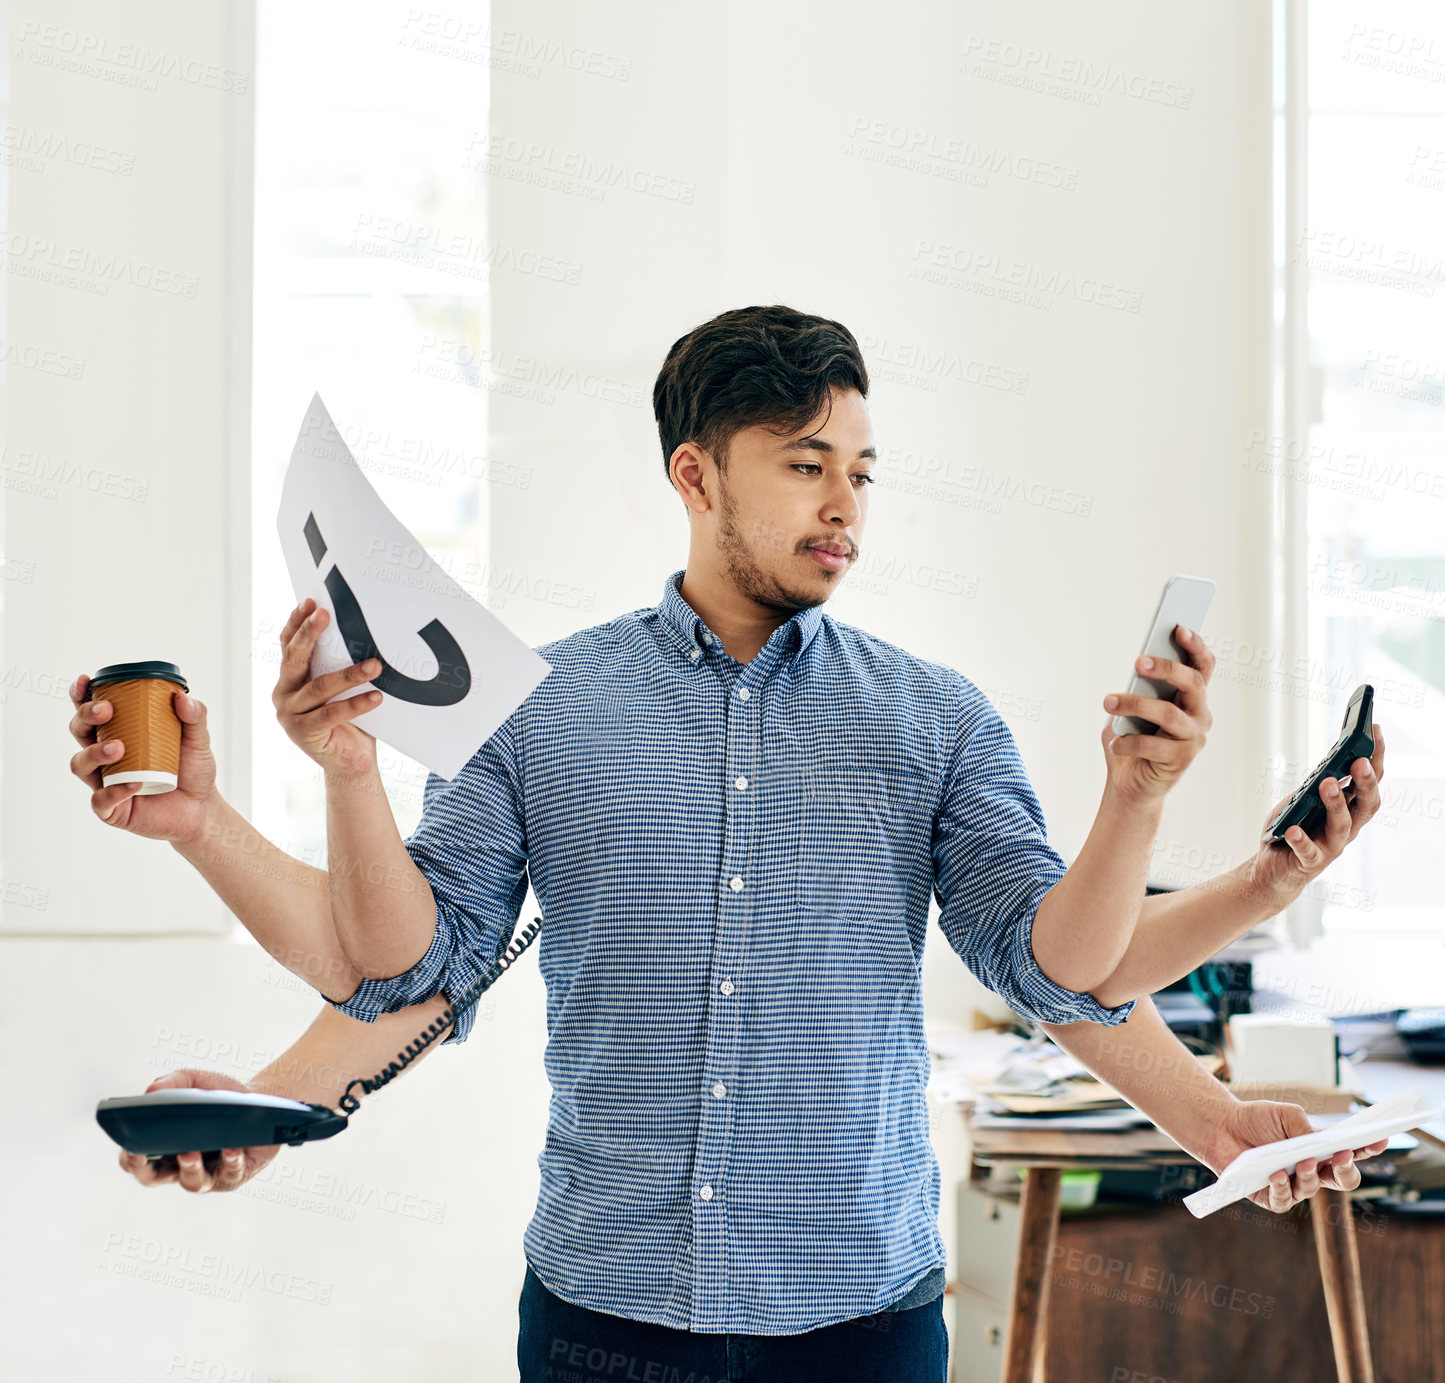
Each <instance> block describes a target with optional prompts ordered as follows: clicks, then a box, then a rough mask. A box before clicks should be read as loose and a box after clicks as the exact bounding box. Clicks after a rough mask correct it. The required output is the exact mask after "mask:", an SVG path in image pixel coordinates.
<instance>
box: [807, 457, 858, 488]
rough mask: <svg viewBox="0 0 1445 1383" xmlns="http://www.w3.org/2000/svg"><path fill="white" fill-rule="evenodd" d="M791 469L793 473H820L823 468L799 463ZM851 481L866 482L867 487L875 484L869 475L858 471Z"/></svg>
mask: <svg viewBox="0 0 1445 1383" xmlns="http://www.w3.org/2000/svg"><path fill="white" fill-rule="evenodd" d="M793 469H794V470H795V471H821V470H822V469H823V468H822V467H821V466H820V465H819V464H818V463H817V462H816V461H799V462H798V463H797V464H796V465H794V467H793ZM853 479H854V480H863V481H866V482H867V483H868V484H869V485H874V484H876V483H877V482H876V481H875V480H874V478H873V477H872V476H871V475H866V474H864V472H862V471H859V472H858V473H857V474H856V475H855V476H854V477H853Z"/></svg>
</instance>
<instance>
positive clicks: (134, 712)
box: [70, 662, 216, 841]
mask: <svg viewBox="0 0 1445 1383" xmlns="http://www.w3.org/2000/svg"><path fill="white" fill-rule="evenodd" d="M70 700H71V704H72V705H73V706H74V707H75V715H74V716H73V717H72V718H71V721H70V733H71V734H72V735H73V736H74V737H75V739H76V741H77V742H78V743H79V744H80V745H81V750H80V752H79V753H78V754H75V755H73V756H72V757H71V760H70V771H71V772H72V773H74V774H75V776H76V777H77V778H79V779H80V780H81V781H82V782H84V783H85V784H86V786H87V787H89V788H90V789H91V802H90V804H91V809H92V810H93V811H94V812H95V814H96V815H97V816H98V817H100V819H101V820H102V821H104V822H105V823H106V824H107V825H110V826H118V827H120V828H121V829H122V830H128V831H133V832H135V833H136V834H137V835H142V836H147V837H149V838H151V839H153V840H170V841H180V840H183V839H187V838H190V837H193V836H195V835H197V834H198V833H199V832H200V830H201V829H202V826H203V824H204V820H205V812H206V807H207V805H208V803H209V800H210V799H211V798H212V797H213V796H214V795H215V790H216V762H215V757H214V755H213V754H212V753H211V738H210V732H209V731H208V729H207V727H206V708H205V706H204V705H202V703H201V702H199V701H196V700H195V699H194V698H192V697H191V695H190V693H189V688H188V686H187V683H186V680H185V678H184V677H182V676H181V672H180V669H179V668H177V667H176V665H175V664H174V663H160V662H146V663H113V664H110V665H109V666H107V667H103V668H101V669H100V670H99V671H98V672H97V673H96V674H95V675H94V676H93V677H92V676H90V675H89V674H87V673H81V674H80V676H79V677H77V678H76V680H75V681H74V682H73V683H72V684H71V687H70Z"/></svg>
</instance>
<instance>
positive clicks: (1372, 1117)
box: [1184, 1091, 1441, 1219]
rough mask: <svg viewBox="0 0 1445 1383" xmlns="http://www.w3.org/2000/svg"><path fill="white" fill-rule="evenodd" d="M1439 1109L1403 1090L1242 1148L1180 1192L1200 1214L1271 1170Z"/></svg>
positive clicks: (1402, 1126)
mask: <svg viewBox="0 0 1445 1383" xmlns="http://www.w3.org/2000/svg"><path fill="white" fill-rule="evenodd" d="M1440 1114H1441V1110H1440V1107H1439V1106H1438V1105H1432V1104H1431V1103H1430V1102H1429V1100H1427V1099H1426V1097H1425V1096H1423V1095H1419V1094H1415V1093H1414V1092H1412V1091H1403V1092H1402V1093H1400V1094H1398V1095H1392V1096H1390V1098H1389V1099H1387V1100H1381V1101H1380V1103H1379V1104H1372V1105H1370V1106H1369V1108H1368V1109H1362V1110H1360V1112H1359V1113H1358V1114H1351V1115H1350V1116H1349V1118H1347V1119H1341V1120H1340V1121H1339V1122H1338V1123H1334V1124H1331V1125H1330V1126H1329V1127H1328V1128H1322V1129H1315V1130H1314V1132H1312V1133H1301V1134H1299V1135H1297V1136H1296V1137H1294V1138H1281V1139H1279V1140H1278V1141H1277V1142H1274V1143H1261V1144H1260V1145H1259V1146H1258V1147H1254V1148H1246V1149H1245V1150H1244V1152H1242V1153H1240V1154H1239V1156H1238V1157H1236V1158H1235V1159H1234V1161H1233V1162H1231V1163H1230V1164H1229V1166H1227V1167H1226V1168H1225V1169H1224V1170H1223V1171H1222V1172H1221V1173H1220V1174H1219V1180H1218V1181H1216V1182H1215V1183H1214V1184H1213V1185H1212V1186H1206V1187H1204V1189H1203V1190H1200V1191H1195V1192H1194V1193H1193V1194H1192V1195H1188V1196H1185V1197H1184V1204H1185V1205H1186V1206H1188V1207H1189V1213H1190V1214H1191V1215H1194V1216H1196V1217H1198V1218H1200V1219H1202V1218H1203V1217H1204V1216H1205V1215H1209V1214H1212V1213H1213V1212H1214V1211H1216V1210H1220V1209H1223V1207H1224V1206H1226V1205H1231V1204H1233V1202H1235V1201H1237V1200H1243V1199H1244V1198H1245V1197H1246V1196H1250V1195H1253V1194H1254V1193H1255V1192H1256V1191H1259V1190H1262V1189H1263V1188H1264V1187H1266V1186H1268V1185H1269V1179H1270V1177H1271V1176H1272V1175H1273V1174H1274V1173H1275V1172H1278V1171H1280V1170H1283V1171H1287V1172H1290V1173H1291V1174H1293V1172H1294V1169H1295V1166H1296V1164H1298V1163H1300V1162H1303V1161H1306V1160H1307V1159H1309V1158H1312V1157H1313V1158H1318V1159H1320V1160H1321V1161H1323V1160H1324V1159H1325V1158H1327V1157H1330V1156H1331V1155H1333V1154H1334V1153H1337V1152H1340V1151H1342V1150H1343V1149H1345V1148H1362V1147H1364V1146H1366V1145H1367V1144H1369V1143H1375V1142H1378V1141H1379V1140H1380V1139H1381V1138H1387V1137H1389V1136H1390V1135H1391V1134H1394V1133H1403V1132H1405V1130H1407V1129H1412V1128H1418V1127H1419V1126H1420V1125H1421V1124H1427V1123H1430V1122H1431V1121H1432V1120H1434V1119H1438V1118H1439V1117H1440Z"/></svg>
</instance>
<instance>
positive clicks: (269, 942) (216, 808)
mask: <svg viewBox="0 0 1445 1383" xmlns="http://www.w3.org/2000/svg"><path fill="white" fill-rule="evenodd" d="M174 849H175V851H176V853H177V854H178V855H180V856H181V857H182V858H183V859H185V860H187V861H189V862H190V863H191V864H192V865H194V866H195V868H196V869H197V870H198V871H199V872H200V874H201V876H202V877H203V878H204V879H205V880H206V882H207V883H208V884H210V886H211V887H212V888H213V889H215V891H216V893H217V894H218V895H219V896H220V898H221V901H222V902H223V903H225V905H226V906H227V907H228V908H229V909H230V910H231V911H232V912H233V913H234V914H235V915H236V917H237V918H238V919H239V920H240V922H241V925H242V926H244V927H245V928H246V930H247V931H248V932H250V933H251V935H252V936H254V937H255V938H256V940H257V941H258V942H260V944H261V945H262V946H263V947H264V948H265V950H266V951H267V952H268V953H269V954H270V955H271V956H272V957H274V958H275V959H276V960H278V961H280V963H281V964H282V965H284V966H285V967H286V968H287V969H288V970H290V971H291V972H292V973H293V974H295V975H297V976H299V977H300V978H301V979H303V980H305V981H306V983H307V984H309V985H311V986H312V988H314V989H316V990H317V991H319V992H320V993H321V994H322V995H324V996H325V997H326V998H328V999H346V998H348V997H350V995H351V994H352V993H353V992H354V991H355V989H356V986H357V985H358V984H360V983H361V975H360V973H359V972H358V971H357V970H356V968H355V967H354V966H353V965H352V964H351V962H350V961H348V960H347V958H346V956H345V954H344V953H343V951H342V949H341V945H340V942H339V941H338V940H337V937H336V928H335V926H334V924H333V923H332V920H331V894H330V885H329V882H328V879H327V874H326V871H325V870H324V869H317V868H316V867H315V866H314V865H309V864H303V863H302V862H301V861H300V860H298V859H293V858H292V857H291V856H290V855H288V854H287V853H286V852H285V851H284V850H281V849H279V848H278V847H277V846H275V845H273V844H272V843H271V842H270V841H269V840H267V839H266V837H265V836H263V835H262V834H261V833H260V832H259V831H258V830H256V828H255V827H254V826H252V825H251V823H250V822H249V821H247V820H246V818H245V817H243V816H242V815H241V814H240V812H238V811H237V810H236V809H235V808H234V807H233V806H231V804H230V803H229V802H227V801H226V800H225V799H224V798H223V797H221V796H220V794H219V793H218V794H216V795H215V797H214V798H213V799H212V805H211V806H210V808H209V809H208V811H207V814H206V822H205V825H204V826H203V827H202V828H201V830H200V832H199V833H198V834H197V835H196V836H195V837H193V838H192V839H190V840H186V841H179V842H176V843H175V844H174Z"/></svg>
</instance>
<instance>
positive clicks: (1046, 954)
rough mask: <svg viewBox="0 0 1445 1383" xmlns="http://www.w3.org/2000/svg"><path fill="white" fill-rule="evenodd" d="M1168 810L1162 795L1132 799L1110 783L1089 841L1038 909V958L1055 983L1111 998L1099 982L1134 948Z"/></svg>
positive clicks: (1035, 933)
mask: <svg viewBox="0 0 1445 1383" xmlns="http://www.w3.org/2000/svg"><path fill="white" fill-rule="evenodd" d="M1163 810H1164V806H1163V801H1162V799H1160V800H1154V801H1147V802H1144V803H1139V804H1131V803H1124V802H1121V801H1120V800H1119V799H1118V798H1117V797H1116V796H1115V795H1114V793H1113V792H1112V791H1111V790H1110V789H1109V788H1108V787H1106V788H1105V789H1104V797H1103V800H1102V801H1101V802H1100V804H1099V813H1098V815H1097V816H1096V817H1095V819H1094V826H1093V829H1092V830H1091V831H1090V832H1089V838H1088V839H1087V840H1086V841H1085V842H1084V848H1083V849H1082V850H1080V851H1079V855H1078V858H1077V859H1076V860H1075V861H1074V862H1073V864H1072V865H1070V866H1069V869H1068V872H1067V873H1066V874H1065V875H1064V877H1063V878H1062V879H1060V880H1059V882H1058V883H1056V884H1055V885H1054V886H1053V888H1051V889H1050V890H1049V891H1048V893H1046V894H1045V895H1044V899H1043V902H1041V903H1040V904H1039V907H1038V911H1037V913H1036V914H1035V916H1034V930H1033V952H1034V959H1035V960H1036V961H1038V963H1039V968H1040V969H1041V970H1042V971H1043V972H1044V974H1045V975H1047V976H1048V978H1049V979H1051V980H1053V982H1054V983H1055V984H1059V985H1063V986H1064V988H1065V989H1072V990H1075V991H1077V992H1079V993H1093V994H1094V997H1095V998H1098V999H1099V1002H1100V1003H1103V1002H1104V1000H1103V999H1102V998H1101V997H1100V996H1099V995H1098V993H1097V990H1096V986H1098V985H1101V984H1103V983H1104V982H1105V981H1106V980H1108V979H1109V977H1110V976H1112V975H1113V973H1114V971H1115V970H1116V969H1117V968H1118V966H1119V962H1120V961H1121V960H1122V959H1123V957H1124V954H1125V952H1126V950H1127V949H1128V946H1129V942H1130V938H1131V937H1132V935H1133V933H1134V924H1135V922H1136V921H1137V919H1138V917H1139V913H1140V906H1141V904H1142V902H1143V900H1144V889H1145V886H1146V885H1147V884H1148V882H1149V861H1150V859H1151V857H1152V855H1153V849H1154V837H1155V836H1156V835H1157V834H1158V832H1159V821H1160V818H1161V816H1162V815H1163Z"/></svg>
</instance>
